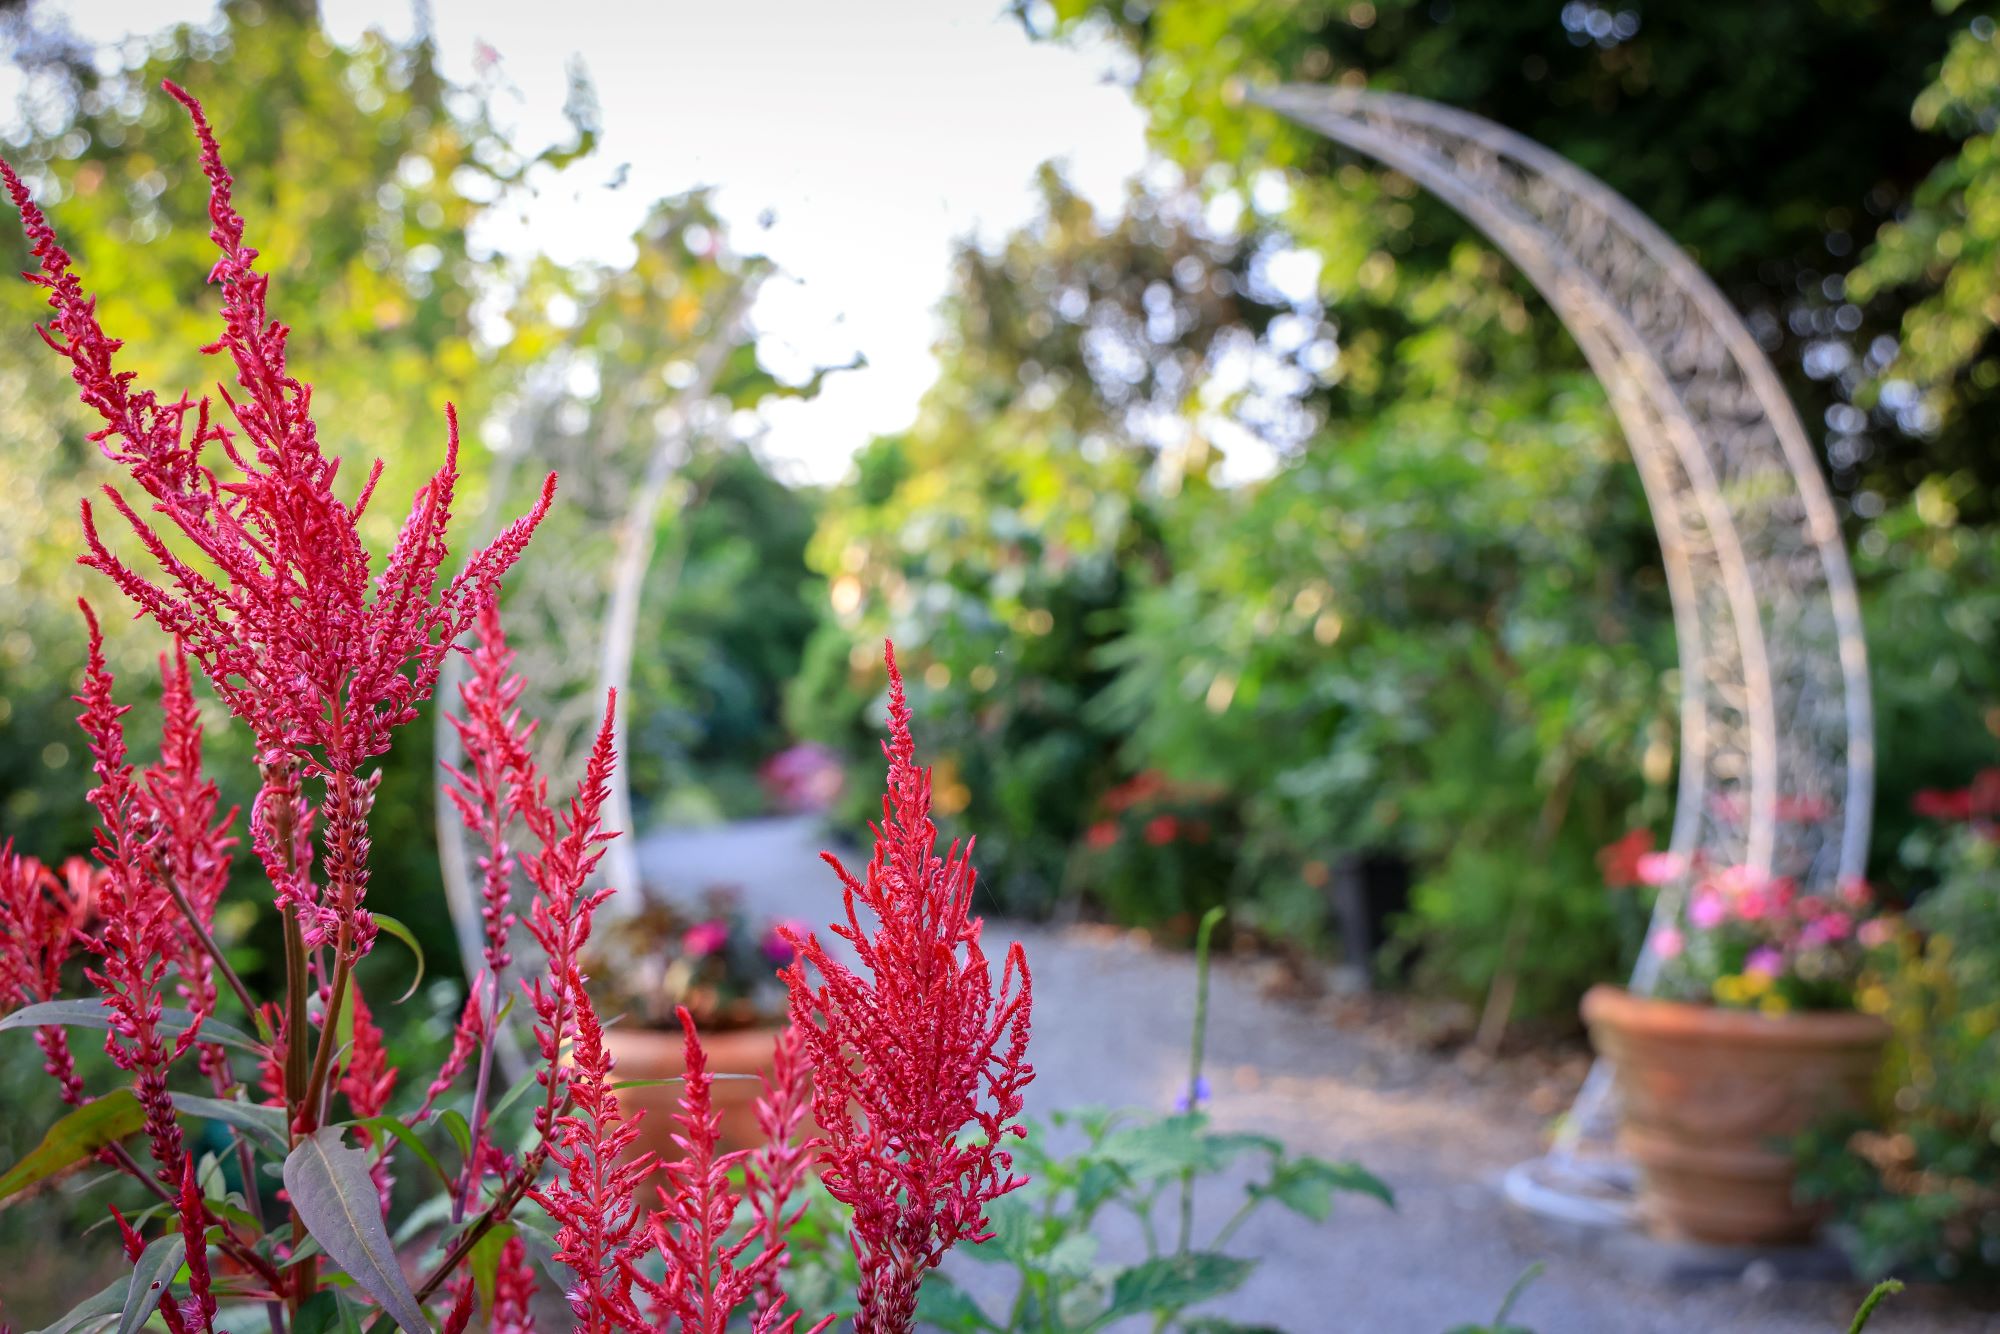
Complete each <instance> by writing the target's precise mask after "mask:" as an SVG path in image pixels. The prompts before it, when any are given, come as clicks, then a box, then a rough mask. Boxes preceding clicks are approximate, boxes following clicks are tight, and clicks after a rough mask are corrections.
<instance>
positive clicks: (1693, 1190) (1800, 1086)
mask: <svg viewBox="0 0 2000 1334" xmlns="http://www.w3.org/2000/svg"><path fill="white" fill-rule="evenodd" d="M1583 1018H1584V1022H1585V1023H1586V1024H1588V1025H1589V1026H1590V1039H1591V1042H1592V1043H1593V1044H1594V1045H1595V1046H1596V1048H1597V1050H1598V1053H1599V1054H1600V1055H1602V1056H1604V1057H1605V1058H1606V1059H1608V1060H1609V1061H1610V1062H1611V1064H1612V1069H1613V1071H1614V1072H1615V1076H1616V1081H1617V1088H1618V1097H1619V1103H1620V1111H1621V1115H1622V1122H1621V1124H1620V1127H1619V1144H1620V1146H1621V1147H1622V1148H1623V1149H1624V1150H1625V1152H1626V1153H1628V1154H1630V1155H1631V1157H1632V1159H1633V1161H1634V1162H1635V1163H1637V1164H1638V1167H1639V1173H1640V1194H1639V1208H1640V1212H1641V1215H1642V1216H1643V1217H1644V1219H1645V1221H1646V1225H1647V1227H1648V1229H1649V1230H1650V1231H1652V1232H1654V1233H1655V1234H1656V1235H1660V1236H1664V1237H1669V1238H1673V1239H1677V1240H1687V1241H1701V1242H1709V1243H1714V1244H1718V1245H1728V1246H1774V1245H1785V1244H1789V1243H1794V1242H1801V1241H1805V1240H1807V1239H1808V1238H1809V1237H1811V1235H1812V1233H1813V1230H1814V1228H1815V1227H1816V1226H1817V1225H1818V1221H1819V1220H1818V1218H1817V1216H1816V1214H1815V1213H1814V1211H1813V1210H1812V1209H1810V1208H1807V1207H1805V1206H1802V1205H1800V1204H1799V1203H1798V1202H1797V1201H1795V1200H1794V1199H1793V1198H1792V1159H1791V1155H1790V1153H1789V1152H1788V1145H1787V1141H1788V1140H1789V1139H1790V1138H1791V1137H1793V1136H1796V1135H1797V1134H1798V1133H1799V1132H1801V1131H1802V1130H1804V1129H1806V1128H1807V1127H1808V1126H1809V1125H1811V1124H1812V1122H1813V1121H1815V1120H1816V1119H1818V1118H1819V1117H1821V1116H1824V1115H1827V1114H1828V1113H1833V1112H1841V1111H1852V1110H1855V1109H1858V1108H1860V1107H1863V1106H1865V1105H1866V1104H1867V1102H1868V1099H1869V1095H1870V1091H1871V1089H1872V1088H1873V1085H1874V1080H1875V1075H1876V1072H1877V1070H1878V1068H1879V1067H1880V1066H1881V1063H1882V1050H1883V1047H1884V1045H1885V1044H1886V1043H1887V1041H1888V1039H1889V1026H1888V1024H1886V1023H1885V1022H1883V1021H1882V1020H1881V1019H1879V1018H1877V1017H1875V1016H1874V1015H1867V1014H1853V1013H1845V1012H1843V1013H1821V1014H1789V1015H1778V1016H1768V1015H1762V1014H1754V1013H1749V1012H1746V1011H1742V1010H1723V1009H1717V1008H1715V1007H1713V1006H1708V1005H1690V1004H1686V1003H1684V1002H1681V1001H1667V1000H1655V999H1652V998H1650V997H1644V996H1634V995H1633V994H1631V993H1630V992H1628V991H1626V990H1625V989H1623V988H1622V987H1610V986H1599V987H1593V988H1592V989H1591V990H1590V993H1589V994H1588V995H1586V996H1585V997H1584V998H1583Z"/></svg>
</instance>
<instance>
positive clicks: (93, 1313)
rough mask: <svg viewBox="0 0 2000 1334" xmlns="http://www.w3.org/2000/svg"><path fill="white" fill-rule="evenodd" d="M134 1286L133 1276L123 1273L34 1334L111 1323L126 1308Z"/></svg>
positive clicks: (68, 1333)
mask: <svg viewBox="0 0 2000 1334" xmlns="http://www.w3.org/2000/svg"><path fill="white" fill-rule="evenodd" d="M131 1288H132V1276H131V1275H130V1274H121V1275H119V1276H118V1277H117V1278H114V1279H112V1280H111V1281H110V1282H109V1283H107V1284H105V1285H104V1287H103V1289H102V1290H101V1291H99V1292H98V1294H97V1295H96V1296H94V1297H86V1298H84V1299H83V1300H82V1301H80V1302H78V1303H77V1304H76V1305H75V1306H72V1307H70V1309H69V1312H68V1314H66V1315H64V1316H63V1317H62V1318H61V1319H60V1320H57V1321H56V1322H55V1323H54V1324H53V1325H44V1326H42V1327H41V1328H40V1329H38V1330H35V1331H33V1334H77V1331H79V1330H84V1329H94V1328H98V1327H101V1326H104V1325H109V1324H110V1323H111V1322H112V1321H114V1320H116V1319H117V1318H118V1316H119V1314H120V1313H121V1312H123V1311H124V1309H125V1294H126V1293H127V1292H129V1291H130V1290H131Z"/></svg>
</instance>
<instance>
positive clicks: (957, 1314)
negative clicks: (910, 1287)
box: [917, 1274, 1000, 1334]
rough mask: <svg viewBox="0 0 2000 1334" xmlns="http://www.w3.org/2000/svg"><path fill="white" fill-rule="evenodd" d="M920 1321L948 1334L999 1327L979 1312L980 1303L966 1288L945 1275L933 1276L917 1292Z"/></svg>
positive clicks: (918, 1317) (960, 1333) (962, 1333)
mask: <svg viewBox="0 0 2000 1334" xmlns="http://www.w3.org/2000/svg"><path fill="white" fill-rule="evenodd" d="M917 1320H918V1322H919V1323H921V1324H925V1325H935V1326H936V1327H937V1328H939V1329H941V1330H945V1331H947V1334H975V1332H976V1331H978V1330H997V1329H999V1328H1000V1326H998V1325H996V1324H994V1323H993V1322H992V1321H991V1320H988V1319H987V1318H986V1312H984V1311H982V1310H980V1309H979V1303H978V1302H975V1301H973V1300H972V1297H971V1296H970V1295H969V1294H968V1293H967V1292H966V1291H965V1289H963V1288H961V1287H959V1286H958V1285H957V1284H955V1283H953V1282H952V1281H951V1280H950V1279H948V1278H946V1277H945V1276H944V1275H942V1274H932V1275H930V1276H929V1277H928V1278H926V1279H925V1280H924V1285H923V1287H921V1288H919V1289H917Z"/></svg>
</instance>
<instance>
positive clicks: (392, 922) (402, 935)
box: [369, 912, 424, 1005]
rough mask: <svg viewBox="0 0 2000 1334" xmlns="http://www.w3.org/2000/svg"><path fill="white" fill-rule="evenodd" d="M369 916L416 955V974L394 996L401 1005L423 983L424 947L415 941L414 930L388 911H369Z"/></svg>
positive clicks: (415, 992) (414, 993)
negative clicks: (408, 983)
mask: <svg viewBox="0 0 2000 1334" xmlns="http://www.w3.org/2000/svg"><path fill="white" fill-rule="evenodd" d="M369 916H371V917H373V918H374V919H375V925H377V926H379V927H381V928H382V929H383V930H384V931H387V932H388V933H389V934H390V935H392V936H394V937H395V938H396V939H398V940H400V941H402V942H403V943H404V944H405V945H408V946H409V947H410V953H411V954H414V955H415V956H416V957H417V975H416V976H415V977H413V978H411V979H410V986H409V989H408V990H407V991H405V992H404V993H403V994H402V995H400V996H398V997H396V1004H398V1005H401V1004H402V1003H403V1002H404V1001H406V1000H408V999H409V998H410V997H412V996H414V995H416V994H417V988H418V987H420V986H422V985H423V981H424V947H423V946H422V945H419V944H418V943H417V937H416V933H415V932H413V931H411V930H410V928H409V927H407V926H404V925H403V924H402V923H401V922H399V921H397V920H396V919H395V918H393V917H391V916H389V914H388V913H385V912H371V913H370V914H369Z"/></svg>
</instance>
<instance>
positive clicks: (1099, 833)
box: [1083, 820, 1118, 852]
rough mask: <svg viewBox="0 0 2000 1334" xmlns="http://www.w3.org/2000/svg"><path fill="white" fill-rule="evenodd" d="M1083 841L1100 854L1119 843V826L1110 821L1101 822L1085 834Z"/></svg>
mask: <svg viewBox="0 0 2000 1334" xmlns="http://www.w3.org/2000/svg"><path fill="white" fill-rule="evenodd" d="M1083 841H1084V842H1085V843H1086V844H1088V845H1089V846H1090V847H1091V848H1093V849H1095V850H1096V851H1098V852H1102V851H1104V850H1105V849H1106V848H1109V847H1114V846H1116V845H1117V843H1118V826H1117V825H1116V824H1114V823H1113V822H1112V821H1110V820H1099V821H1098V822H1097V823H1096V824H1094V825H1092V826H1091V827H1090V828H1089V829H1088V830H1087V831H1086V832H1085V833H1084V836H1083Z"/></svg>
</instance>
